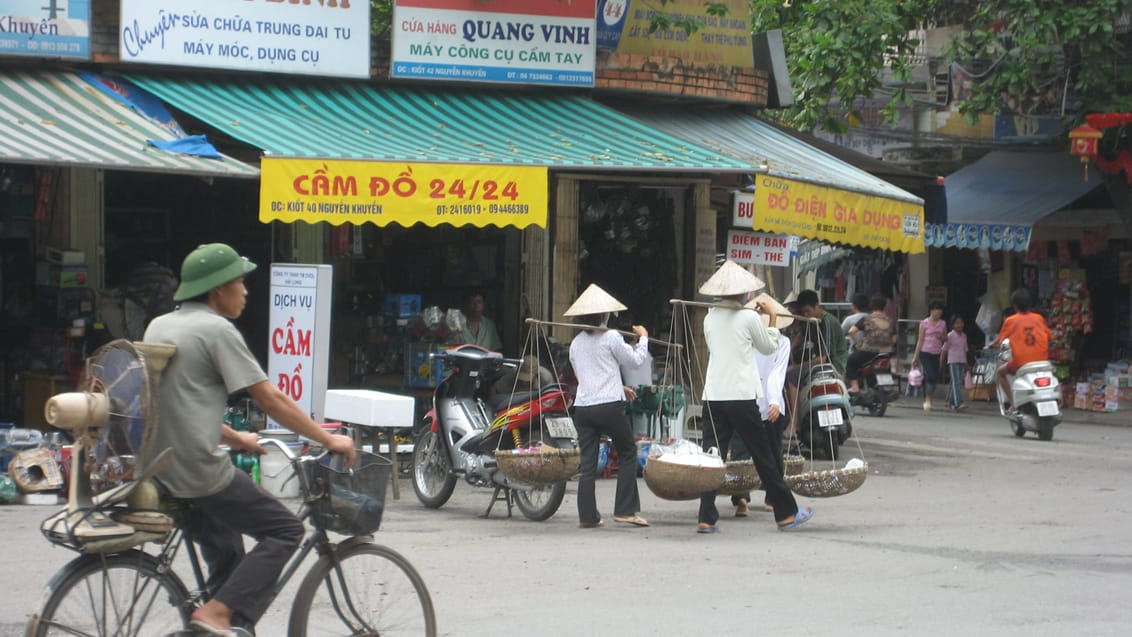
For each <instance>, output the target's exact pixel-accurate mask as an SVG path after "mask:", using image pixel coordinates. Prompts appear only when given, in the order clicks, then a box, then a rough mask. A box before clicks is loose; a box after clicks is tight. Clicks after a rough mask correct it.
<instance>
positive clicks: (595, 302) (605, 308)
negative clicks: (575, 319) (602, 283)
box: [565, 283, 629, 316]
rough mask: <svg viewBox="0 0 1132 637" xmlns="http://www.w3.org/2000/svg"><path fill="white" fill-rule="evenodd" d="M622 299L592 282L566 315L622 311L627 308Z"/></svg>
mask: <svg viewBox="0 0 1132 637" xmlns="http://www.w3.org/2000/svg"><path fill="white" fill-rule="evenodd" d="M627 309H629V308H627V307H625V304H623V303H622V302H621V301H618V300H617V299H615V298H613V296H612V295H610V294H609V292H606V291H605V290H603V289H601V288H599V287H598V286H597V284H595V283H591V284H590V286H589V287H588V288H586V290H585V291H584V292H582V294H581V296H579V297H578V300H576V301H574V304H573V305H571V306H570V308H569V309H568V310H566V312H565V316H584V315H586V314H605V313H606V312H620V311H621V310H627Z"/></svg>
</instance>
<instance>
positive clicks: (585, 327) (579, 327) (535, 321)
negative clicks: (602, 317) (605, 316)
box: [527, 318, 684, 347]
mask: <svg viewBox="0 0 1132 637" xmlns="http://www.w3.org/2000/svg"><path fill="white" fill-rule="evenodd" d="M527 322H528V323H531V324H533V325H553V326H555V327H572V328H574V329H576V330H602V331H605V330H612V331H614V332H617V333H618V334H624V335H625V336H632V337H636V336H637V334H636V332H626V331H625V330H617V329H613V328H612V327H605V326H604V325H584V324H582V323H557V322H555V321H540V320H538V319H533V318H529V319H527ZM648 338H649V342H650V343H659V344H661V345H667V346H669V347H684V346H683V345H681V344H679V343H670V342H668V341H662V340H660V339H659V338H653V337H651V336H650V337H648Z"/></svg>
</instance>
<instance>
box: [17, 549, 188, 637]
mask: <svg viewBox="0 0 1132 637" xmlns="http://www.w3.org/2000/svg"><path fill="white" fill-rule="evenodd" d="M191 613H192V609H191V608H190V604H189V593H188V591H186V590H185V585H184V584H182V583H181V580H180V579H178V578H177V576H176V575H174V574H172V573H169V572H165V573H162V572H160V571H159V570H158V565H157V560H156V559H154V557H153V556H152V555H149V554H148V553H145V552H143V551H138V550H130V551H126V552H124V553H118V554H115V555H84V556H82V557H78V558H75V559H74V560H72V561H71V562H70V563H68V564H67V565H66V566H64V567H63V568H62V569H61V570H60V571H59V572H58V573H56V574H55V576H54V577H52V578H51V581H50V582H48V584H47V590H46V591H44V596H43V602H42V604H41V605H40V608H39V609H38V610H37V611H36V612H35V613H32V616H31V618H30V619H29V620H28V630H27V634H28V635H29V636H32V637H47V636H48V635H90V636H98V637H103V636H106V635H121V636H123V637H131V636H137V637H152V636H153V635H167V634H169V633H172V632H175V631H178V630H183V629H184V628H185V627H186V626H188V623H189V616H190V614H191Z"/></svg>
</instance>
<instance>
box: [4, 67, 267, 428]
mask: <svg viewBox="0 0 1132 637" xmlns="http://www.w3.org/2000/svg"><path fill="white" fill-rule="evenodd" d="M134 98H135V96H134V95H132V94H131V93H130V92H129V91H128V90H126V89H125V87H122V86H119V85H115V84H114V83H113V82H112V81H109V80H108V79H107V78H106V77H105V76H102V75H98V74H92V73H76V72H68V71H39V70H27V69H24V68H20V67H10V68H6V69H3V70H0V106H2V107H3V108H2V110H3V112H4V113H6V116H5V117H3V118H0V139H2V140H3V141H0V153H2V156H3V160H2V162H3V163H2V164H0V246H2V250H0V251H2V252H3V255H4V256H3V260H2V262H0V315H2V317H3V324H4V326H5V329H4V331H3V335H2V336H0V381H2V385H0V386H2V388H3V391H2V394H0V406H2V409H3V411H4V413H9V414H19V413H23V414H24V416H25V420H26V422H28V424H30V425H35V424H42V423H41V420H42V410H41V409H38V410H37V409H30V410H25V409H23V405H24V404H26V403H28V402H30V403H32V404H36V403H39V401H40V399H41V398H42V397H44V396H46V395H49V394H50V392H51V391H53V390H59V389H61V388H62V387H64V386H66V385H68V384H72V383H73V382H74V381H75V380H76V377H77V375H78V373H79V371H80V369H81V362H82V358H83V356H84V355H85V354H86V353H89V350H90V347H91V346H93V344H95V343H96V342H97V340H98V339H99V338H102V336H100V335H97V334H94V333H93V329H92V326H93V320H94V318H95V316H96V314H105V313H108V312H106V310H107V309H108V308H100V307H99V304H100V303H103V304H105V303H107V302H108V295H106V294H103V295H101V296H99V295H97V294H96V293H97V291H99V290H102V291H105V290H106V289H107V288H109V287H112V286H116V285H118V284H119V283H121V282H122V281H123V280H124V279H125V278H126V275H127V274H128V273H129V271H131V270H133V269H134V268H135V267H136V266H138V265H141V264H142V263H145V262H147V261H157V262H159V264H161V265H166V266H167V265H168V263H167V262H166V261H165V260H166V259H167V254H168V252H169V250H170V245H175V244H176V242H175V241H174V237H176V236H178V234H179V233H178V224H179V223H180V222H181V220H187V219H192V218H193V215H192V213H193V212H194V211H199V210H201V209H207V208H208V206H206V205H203V204H200V203H199V197H201V196H205V195H202V192H204V191H209V190H211V188H201V187H200V186H201V185H202V184H205V183H206V182H208V183H212V184H221V185H222V186H221V187H227V188H230V189H233V190H237V191H238V190H240V189H241V188H245V189H248V188H254V183H255V181H254V180H255V179H256V178H257V177H258V173H259V171H258V170H257V169H256V168H255V167H253V166H249V165H247V164H245V163H242V162H240V161H237V160H235V159H233V158H231V157H229V156H225V155H223V154H219V153H217V154H216V155H215V156H214V157H212V158H206V157H201V156H193V155H187V154H184V153H182V152H176V151H173V150H168V149H166V148H163V147H162V146H163V145H165V144H166V143H168V142H174V141H175V140H177V139H181V138H183V137H184V133H183V131H180V130H178V128H177V127H176V123H175V122H173V121H172V119H171V118H167V119H165V118H162V117H160V116H158V115H157V112H156V111H154V110H149V111H145V110H142V109H139V108H138V106H137V104H136V100H135V99H134ZM153 181H157V182H160V183H161V184H163V186H162V193H161V196H160V197H154V198H149V199H147V198H145V197H142V196H140V195H141V193H143V192H144V191H145V190H146V188H147V186H146V184H148V183H151V182H153ZM171 191H172V192H178V193H181V196H180V197H178V198H176V199H174V200H171V199H170V198H169V197H168V195H169V192H171ZM193 193H196V194H195V195H193ZM155 201H161V202H163V203H162V204H161V206H156V205H155V204H154V202H155ZM176 202H181V204H183V206H187V208H179V207H178V205H177V204H176ZM194 204H196V205H194ZM174 209H176V210H175V211H174ZM207 217H208V215H202V214H197V215H195V219H196V220H195V222H196V223H200V222H201V220H202V219H204V218H207ZM180 234H183V233H180ZM118 301H119V304H118V309H119V310H120V313H119V316H120V317H121V318H122V321H121V323H122V324H121V325H118V326H117V328H118V329H121V330H123V332H122V333H120V334H116V335H127V334H126V333H125V332H124V329H125V326H124V322H125V317H126V316H127V315H128V316H130V317H131V323H135V322H136V323H143V322H144V319H145V314H146V313H147V312H149V311H152V310H153V308H149V309H147V308H146V307H145V303H144V302H134V301H137V299H134V300H132V301H130V302H129V304H128V305H129V311H127V309H126V308H127V302H126V299H123V298H121V297H118ZM100 310H102V311H101V312H100ZM135 318H137V319H138V320H137V321H135V320H133V319H135ZM139 329H140V328H139Z"/></svg>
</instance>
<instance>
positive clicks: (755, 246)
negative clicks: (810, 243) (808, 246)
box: [727, 230, 798, 267]
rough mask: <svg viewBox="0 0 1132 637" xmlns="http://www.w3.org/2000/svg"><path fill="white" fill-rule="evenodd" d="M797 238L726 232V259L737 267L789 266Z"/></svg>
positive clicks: (736, 231)
mask: <svg viewBox="0 0 1132 637" xmlns="http://www.w3.org/2000/svg"><path fill="white" fill-rule="evenodd" d="M797 246H798V240H797V237H791V236H789V235H785V234H768V233H766V232H751V231H749V230H728V231H727V258H728V259H730V260H732V261H734V262H735V263H738V264H739V265H776V266H779V267H786V266H787V265H790V255H791V254H792V253H793V252H794V251H796V250H797Z"/></svg>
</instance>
